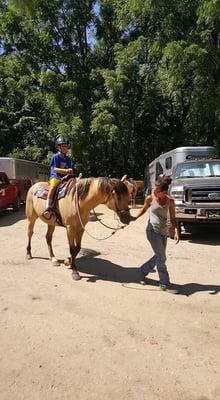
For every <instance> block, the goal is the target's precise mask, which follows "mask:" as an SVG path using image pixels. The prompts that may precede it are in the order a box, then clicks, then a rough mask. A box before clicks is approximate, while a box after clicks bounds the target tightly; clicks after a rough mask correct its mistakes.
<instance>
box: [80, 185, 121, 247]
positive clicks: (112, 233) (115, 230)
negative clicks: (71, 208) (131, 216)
mask: <svg viewBox="0 0 220 400" xmlns="http://www.w3.org/2000/svg"><path fill="white" fill-rule="evenodd" d="M110 196H112V193H111V194H110ZM110 196H108V198H107V200H106V201H105V203H107V201H108V200H109V198H110ZM75 203H76V211H77V214H78V217H79V221H80V224H81V226H82V228H83V230H84V231H85V232H86V233H87V235H89V236H90V237H91V238H93V239H95V240H106V239H108V238H110V237H111V236H112V235H114V234H115V233H116V232H117V231H118V230H120V229H124V228H125V226H126V225H122V226H120V227H119V226H118V227H117V228H113V227H111V226H109V225H106V224H104V223H103V222H102V221H101V220H100V218H98V216H97V214H96V212H95V210H94V208H93V212H94V214H95V216H96V219H97V221H98V222H100V224H101V225H103V226H105V227H106V228H108V229H111V230H112V231H113V232H111V234H110V235H108V236H106V237H104V238H97V237H95V236H93V235H91V233H89V232H88V231H87V229H86V228H85V225H84V224H83V222H82V218H81V215H80V211H79V201H78V192H77V185H76V191H75ZM115 206H116V204H115ZM116 212H117V214H121V213H124V212H126V210H119V209H118V207H116ZM118 222H119V220H118Z"/></svg>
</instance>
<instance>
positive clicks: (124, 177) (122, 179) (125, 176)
mask: <svg viewBox="0 0 220 400" xmlns="http://www.w3.org/2000/svg"><path fill="white" fill-rule="evenodd" d="M125 179H127V174H126V175H124V176H123V177H122V178H121V181H122V182H124V181H125Z"/></svg>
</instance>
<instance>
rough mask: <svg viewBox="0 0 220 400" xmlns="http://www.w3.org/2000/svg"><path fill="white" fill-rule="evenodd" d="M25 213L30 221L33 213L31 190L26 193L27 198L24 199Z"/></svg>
mask: <svg viewBox="0 0 220 400" xmlns="http://www.w3.org/2000/svg"><path fill="white" fill-rule="evenodd" d="M25 213H26V217H27V218H28V219H29V220H30V219H31V218H32V216H33V213H35V211H34V204H33V193H32V188H30V189H29V190H28V192H27V197H26V204H25Z"/></svg>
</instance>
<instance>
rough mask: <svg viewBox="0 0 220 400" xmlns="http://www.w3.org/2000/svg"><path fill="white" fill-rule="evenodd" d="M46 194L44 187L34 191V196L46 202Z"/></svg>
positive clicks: (46, 190)
mask: <svg viewBox="0 0 220 400" xmlns="http://www.w3.org/2000/svg"><path fill="white" fill-rule="evenodd" d="M47 194H48V189H46V188H45V187H40V188H38V189H37V190H36V192H34V196H36V197H38V198H39V199H44V200H46V198H47Z"/></svg>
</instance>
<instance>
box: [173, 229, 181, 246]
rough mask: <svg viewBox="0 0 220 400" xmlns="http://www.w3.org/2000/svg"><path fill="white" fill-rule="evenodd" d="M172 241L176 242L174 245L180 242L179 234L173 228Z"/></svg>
mask: <svg viewBox="0 0 220 400" xmlns="http://www.w3.org/2000/svg"><path fill="white" fill-rule="evenodd" d="M174 240H175V241H176V244H177V243H179V241H180V234H179V229H178V228H175V233H174Z"/></svg>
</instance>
